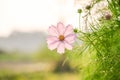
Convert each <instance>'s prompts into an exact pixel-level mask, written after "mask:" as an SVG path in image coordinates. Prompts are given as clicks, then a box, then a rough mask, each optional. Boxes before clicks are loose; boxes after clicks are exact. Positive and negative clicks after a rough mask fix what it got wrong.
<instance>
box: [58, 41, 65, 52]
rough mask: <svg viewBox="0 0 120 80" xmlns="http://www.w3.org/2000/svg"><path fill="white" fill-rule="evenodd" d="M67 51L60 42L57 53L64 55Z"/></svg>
mask: <svg viewBox="0 0 120 80" xmlns="http://www.w3.org/2000/svg"><path fill="white" fill-rule="evenodd" d="M64 51H65V45H64V43H63V42H60V43H59V45H58V47H57V52H58V53H60V54H63V53H64Z"/></svg>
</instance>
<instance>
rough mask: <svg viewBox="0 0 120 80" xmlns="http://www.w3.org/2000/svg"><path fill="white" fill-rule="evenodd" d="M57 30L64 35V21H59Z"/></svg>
mask: <svg viewBox="0 0 120 80" xmlns="http://www.w3.org/2000/svg"><path fill="white" fill-rule="evenodd" d="M57 30H58V32H59V35H63V34H64V31H65V26H64V24H63V23H61V22H59V23H58V24H57Z"/></svg>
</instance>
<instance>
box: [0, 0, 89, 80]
mask: <svg viewBox="0 0 120 80" xmlns="http://www.w3.org/2000/svg"><path fill="white" fill-rule="evenodd" d="M86 1H88V0H84V1H83V0H0V80H80V76H79V74H78V73H77V72H78V70H79V67H78V66H79V65H78V64H79V63H77V62H76V63H75V61H74V60H66V59H65V58H64V56H63V55H59V54H57V53H56V52H55V51H50V50H48V48H47V44H46V37H47V30H48V27H49V26H50V25H52V24H53V25H56V24H57V22H59V21H61V22H64V23H65V24H69V23H70V24H72V25H73V26H74V28H75V27H77V26H78V14H77V9H78V8H82V5H84V4H87V3H86Z"/></svg>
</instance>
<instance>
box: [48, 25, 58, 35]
mask: <svg viewBox="0 0 120 80" xmlns="http://www.w3.org/2000/svg"><path fill="white" fill-rule="evenodd" d="M48 33H49V35H52V36H58V31H57V28H56V27H55V26H53V25H52V26H50V27H49V29H48Z"/></svg>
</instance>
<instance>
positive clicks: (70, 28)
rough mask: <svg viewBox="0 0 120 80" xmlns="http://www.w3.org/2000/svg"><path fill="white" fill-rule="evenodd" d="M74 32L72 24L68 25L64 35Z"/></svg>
mask: <svg viewBox="0 0 120 80" xmlns="http://www.w3.org/2000/svg"><path fill="white" fill-rule="evenodd" d="M72 33H73V27H72V26H71V25H68V26H66V29H65V32H64V36H67V35H69V34H72Z"/></svg>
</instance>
